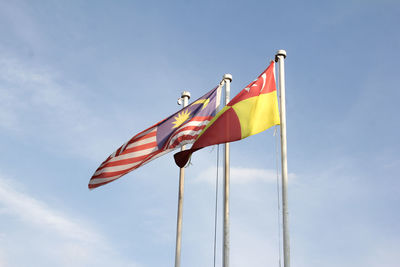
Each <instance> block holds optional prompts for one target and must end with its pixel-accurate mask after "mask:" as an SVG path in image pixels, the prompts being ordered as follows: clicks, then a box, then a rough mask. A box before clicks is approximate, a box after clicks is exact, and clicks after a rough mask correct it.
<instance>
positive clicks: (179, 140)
mask: <svg viewBox="0 0 400 267" xmlns="http://www.w3.org/2000/svg"><path fill="white" fill-rule="evenodd" d="M220 97H221V86H217V87H216V88H214V89H213V90H211V91H210V92H208V93H207V94H205V95H204V96H202V97H200V98H199V99H197V100H196V101H194V102H193V103H192V104H190V105H189V106H187V107H185V108H183V109H182V110H180V111H178V112H176V113H175V114H173V115H171V116H169V117H168V118H166V119H164V120H162V121H161V122H159V123H157V124H155V125H153V126H152V127H150V128H148V129H146V130H144V131H142V132H141V133H139V134H137V135H135V136H134V137H132V139H130V140H129V141H128V142H126V143H125V144H123V145H122V146H121V147H120V148H118V149H117V151H115V152H114V153H113V154H111V155H110V156H109V157H108V158H107V159H106V160H105V161H104V162H103V163H102V164H101V165H100V166H99V167H98V168H97V170H96V171H95V173H94V174H93V176H92V178H91V179H90V181H89V188H90V189H93V188H96V187H99V186H101V185H104V184H107V183H109V182H111V181H114V180H116V179H118V178H120V177H121V176H123V175H125V174H127V173H128V172H130V171H132V170H134V169H137V168H139V167H140V166H142V165H144V164H146V163H148V162H150V161H152V160H153V159H156V158H158V157H160V156H162V155H164V154H166V153H168V152H170V151H172V150H174V149H175V148H177V147H179V146H181V145H185V144H189V143H193V142H194V141H195V140H196V138H197V136H198V135H199V133H200V132H201V131H202V130H203V129H204V128H205V127H206V125H207V124H208V123H209V122H210V120H211V119H212V118H213V117H214V116H215V114H216V110H217V108H218V106H219V102H220Z"/></svg>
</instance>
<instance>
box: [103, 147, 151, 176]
mask: <svg viewBox="0 0 400 267" xmlns="http://www.w3.org/2000/svg"><path fill="white" fill-rule="evenodd" d="M154 152H158V151H154ZM154 152H152V153H154ZM149 155H150V154H147V155H143V156H139V157H132V158H128V159H121V160H116V161H112V162H108V163H106V164H104V165H102V166H101V167H99V168H98V169H97V170H96V172H97V171H99V170H102V169H104V168H106V167H113V166H122V165H126V164H131V163H135V162H139V161H142V160H145V159H146V158H147V157H148V156H149Z"/></svg>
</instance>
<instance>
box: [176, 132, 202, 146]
mask: <svg viewBox="0 0 400 267" xmlns="http://www.w3.org/2000/svg"><path fill="white" fill-rule="evenodd" d="M201 131H203V130H198V131H193V130H188V131H182V132H180V133H179V134H177V135H174V136H173V137H172V138H171V139H170V141H169V143H168V147H169V146H171V145H173V144H174V142H175V141H176V140H177V139H178V138H179V137H182V136H191V137H194V138H193V139H192V140H185V142H186V144H190V143H193V142H194V141H195V139H196V137H197V136H198V135H199V134H200V132H201ZM179 145H181V144H179Z"/></svg>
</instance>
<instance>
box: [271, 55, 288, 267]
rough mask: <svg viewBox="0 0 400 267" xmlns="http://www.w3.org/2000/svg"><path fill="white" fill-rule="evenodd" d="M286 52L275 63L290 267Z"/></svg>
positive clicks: (285, 241)
mask: <svg viewBox="0 0 400 267" xmlns="http://www.w3.org/2000/svg"><path fill="white" fill-rule="evenodd" d="M285 58H286V51H285V50H278V52H277V53H276V55H275V61H276V62H278V63H279V95H280V97H279V99H280V111H281V112H280V114H281V127H280V128H281V160H282V227H283V230H282V232H283V262H284V265H283V266H284V267H290V244H289V212H288V199H287V183H288V171H287V144H286V101H285V99H286V97H285V61H284V59H285Z"/></svg>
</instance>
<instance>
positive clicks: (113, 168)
mask: <svg viewBox="0 0 400 267" xmlns="http://www.w3.org/2000/svg"><path fill="white" fill-rule="evenodd" d="M142 162H143V160H141V161H138V162H134V163H129V164H124V165H118V166H110V167H106V168H103V169H101V170H98V171H96V172H95V173H94V174H93V176H97V175H99V174H102V173H105V172H116V171H122V170H126V169H129V168H132V167H135V166H137V165H139V164H140V163H142Z"/></svg>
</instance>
